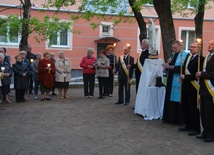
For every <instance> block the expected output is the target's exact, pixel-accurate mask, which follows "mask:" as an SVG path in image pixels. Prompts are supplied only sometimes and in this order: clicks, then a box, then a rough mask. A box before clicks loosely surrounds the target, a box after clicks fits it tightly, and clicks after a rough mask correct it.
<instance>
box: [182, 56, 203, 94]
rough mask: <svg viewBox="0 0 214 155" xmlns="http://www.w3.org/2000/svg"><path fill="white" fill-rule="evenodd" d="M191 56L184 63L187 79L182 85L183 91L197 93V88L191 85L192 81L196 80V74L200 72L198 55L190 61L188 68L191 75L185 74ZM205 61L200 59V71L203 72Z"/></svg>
mask: <svg viewBox="0 0 214 155" xmlns="http://www.w3.org/2000/svg"><path fill="white" fill-rule="evenodd" d="M189 56H190V55H187V58H186V60H185V61H184V65H183V74H184V75H185V79H184V80H183V84H182V91H185V92H196V91H197V90H196V89H195V87H194V86H193V85H192V84H191V81H193V80H196V76H195V74H196V72H197V71H198V55H196V56H195V57H194V58H193V59H192V60H191V59H190V60H189V64H188V65H187V68H188V70H189V72H190V74H189V75H186V74H185V66H186V63H187V60H188V57H189ZM203 61H204V57H202V56H201V57H200V70H202V66H203Z"/></svg>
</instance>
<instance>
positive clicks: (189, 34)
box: [181, 30, 195, 51]
mask: <svg viewBox="0 0 214 155" xmlns="http://www.w3.org/2000/svg"><path fill="white" fill-rule="evenodd" d="M181 39H182V40H183V49H184V50H186V51H189V47H190V44H191V43H193V42H194V41H195V31H194V30H181Z"/></svg>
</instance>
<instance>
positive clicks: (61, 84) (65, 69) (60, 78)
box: [55, 51, 71, 99]
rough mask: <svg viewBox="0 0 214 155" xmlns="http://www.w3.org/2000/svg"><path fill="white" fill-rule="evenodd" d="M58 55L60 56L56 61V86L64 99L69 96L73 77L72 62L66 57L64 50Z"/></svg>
mask: <svg viewBox="0 0 214 155" xmlns="http://www.w3.org/2000/svg"><path fill="white" fill-rule="evenodd" d="M58 56H59V58H58V59H57V60H56V62H55V67H56V74H55V87H56V88H58V90H59V95H60V98H61V99H63V98H68V96H67V92H68V87H69V81H70V79H71V62H70V60H69V59H68V58H65V56H64V52H63V51H59V53H58ZM62 91H63V95H62Z"/></svg>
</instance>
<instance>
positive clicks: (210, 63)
mask: <svg viewBox="0 0 214 155" xmlns="http://www.w3.org/2000/svg"><path fill="white" fill-rule="evenodd" d="M208 51H209V52H210V54H208V55H207V56H206V57H205V60H204V63H203V70H202V71H200V72H197V73H196V77H197V78H200V98H201V105H200V113H201V121H202V126H203V129H204V130H203V132H202V134H201V135H198V136H196V138H198V139H204V142H213V141H214V103H213V101H214V100H213V99H214V56H213V55H214V39H213V40H211V41H210V42H209V46H208Z"/></svg>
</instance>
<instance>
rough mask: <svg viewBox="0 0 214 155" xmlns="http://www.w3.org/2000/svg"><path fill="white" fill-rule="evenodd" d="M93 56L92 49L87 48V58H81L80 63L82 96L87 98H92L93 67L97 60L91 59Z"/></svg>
mask: <svg viewBox="0 0 214 155" xmlns="http://www.w3.org/2000/svg"><path fill="white" fill-rule="evenodd" d="M93 54H94V49H93V48H88V52H87V56H85V57H83V58H82V61H81V63H80V67H82V68H83V70H82V71H83V83H84V95H85V97H89V98H90V97H92V96H94V82H95V72H96V70H95V65H96V61H97V59H96V58H95V57H93ZM88 88H89V91H88Z"/></svg>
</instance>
